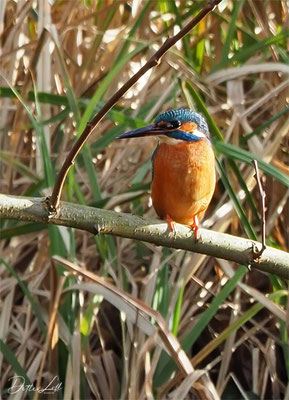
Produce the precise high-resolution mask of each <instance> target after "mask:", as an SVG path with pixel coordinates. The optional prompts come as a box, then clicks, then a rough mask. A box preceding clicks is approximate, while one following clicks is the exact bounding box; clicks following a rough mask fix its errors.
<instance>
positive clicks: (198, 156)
mask: <svg viewBox="0 0 289 400" xmlns="http://www.w3.org/2000/svg"><path fill="white" fill-rule="evenodd" d="M153 168H154V177H153V183H152V201H153V205H154V208H155V210H156V212H157V214H158V215H159V216H160V217H161V218H165V217H166V216H167V215H169V216H170V217H171V218H172V219H173V220H174V221H176V222H180V223H183V224H190V223H191V221H193V218H194V216H198V217H199V218H200V217H202V215H203V214H204V212H205V211H206V209H207V207H208V204H209V203H210V201H211V198H212V195H213V193H214V189H215V157H214V153H213V150H212V148H211V145H210V143H209V142H208V141H207V140H205V139H202V140H199V141H196V142H180V143H177V144H168V143H161V144H160V145H159V146H158V149H157V152H156V155H155V158H154V162H153Z"/></svg>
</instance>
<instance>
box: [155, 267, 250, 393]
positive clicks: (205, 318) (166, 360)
mask: <svg viewBox="0 0 289 400" xmlns="http://www.w3.org/2000/svg"><path fill="white" fill-rule="evenodd" d="M247 271H248V269H247V268H246V267H244V266H242V267H239V268H238V270H237V271H236V272H235V275H234V276H233V277H232V278H230V279H229V280H228V282H227V283H226V285H225V286H224V287H223V288H222V290H221V291H220V292H219V293H218V294H217V296H216V297H215V298H214V299H213V301H212V303H211V305H210V307H209V308H208V309H207V310H206V311H204V313H203V314H202V316H201V317H200V319H199V321H198V322H197V323H196V325H195V326H194V328H193V329H192V330H191V332H190V333H189V334H188V335H187V336H186V338H185V339H184V340H183V341H182V349H183V350H184V351H186V352H188V351H189V349H190V348H191V347H192V346H193V344H194V343H195V342H196V340H197V339H198V338H199V337H200V335H201V334H202V332H203V331H204V329H205V328H206V327H207V326H208V324H209V323H210V321H211V320H212V318H213V317H214V316H215V314H216V313H217V311H218V310H219V308H220V306H221V304H223V303H224V301H225V300H226V298H227V297H228V296H229V294H230V293H231V292H232V291H233V290H234V289H235V287H236V286H237V284H238V282H240V280H241V279H242V278H243V277H244V275H245V274H246V272H247ZM175 369H176V365H175V363H174V361H173V359H172V358H171V357H170V356H169V355H168V354H167V353H165V352H163V353H162V355H161V357H160V360H159V364H158V366H157V369H156V373H155V377H154V380H155V385H156V386H157V387H158V386H161V385H162V384H164V383H165V382H166V381H167V380H168V379H169V377H170V375H171V374H172V373H173V371H174V370H175Z"/></svg>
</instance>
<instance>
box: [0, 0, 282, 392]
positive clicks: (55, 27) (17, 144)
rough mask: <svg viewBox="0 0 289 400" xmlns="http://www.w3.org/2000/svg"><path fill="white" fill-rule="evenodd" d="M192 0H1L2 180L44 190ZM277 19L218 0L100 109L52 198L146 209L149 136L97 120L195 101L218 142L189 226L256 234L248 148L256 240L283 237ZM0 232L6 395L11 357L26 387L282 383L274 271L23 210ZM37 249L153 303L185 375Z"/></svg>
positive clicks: (128, 118) (32, 192)
mask: <svg viewBox="0 0 289 400" xmlns="http://www.w3.org/2000/svg"><path fill="white" fill-rule="evenodd" d="M204 4H205V2H204V1H192V0H178V1H171V0H152V1H150V0H131V1H122V0H118V1H115V0H75V1H73V0H70V1H67V0H54V1H53V0H51V1H49V0H38V1H36V0H18V1H14V0H1V2H0V32H1V58H0V65H1V78H0V80H1V81H0V101H1V108H0V121H1V122H0V123H1V126H0V129H1V151H0V162H1V164H0V173H1V192H3V193H9V194H12V195H21V196H46V195H49V194H51V189H52V187H53V184H54V181H55V177H56V174H57V171H58V170H59V168H60V167H61V165H62V164H63V162H64V160H65V157H66V156H67V154H68V152H69V150H70V149H71V146H72V144H73V143H74V142H75V140H76V138H77V136H79V135H80V134H81V132H82V131H83V129H84V127H85V125H86V123H87V122H88V121H89V120H90V119H91V117H92V116H93V115H94V114H95V113H96V112H97V111H98V110H99V109H100V107H101V106H102V105H103V104H104V103H105V101H106V100H107V99H108V98H109V97H110V96H111V95H112V94H113V93H114V92H115V91H116V89H118V88H119V87H120V86H121V85H122V84H123V83H124V82H126V80H127V79H128V78H129V77H131V76H132V75H133V74H134V73H135V72H136V71H137V70H138V69H139V67H140V66H141V65H143V64H144V63H145V62H146V60H147V59H148V58H149V57H150V56H151V55H152V54H153V52H154V51H155V50H157V49H158V48H159V46H160V44H161V43H163V41H164V40H165V39H166V38H167V37H168V36H169V35H173V34H174V33H176V32H178V31H179V29H180V28H181V27H183V26H184V25H185V24H186V23H187V22H188V21H189V20H190V19H191V18H192V17H193V16H194V15H196V14H197V13H198V11H199V10H200V9H201V8H202V7H203V6H204ZM288 33H289V28H288V2H286V1H285V0H284V1H281V0H280V1H278V0H264V1H254V0H247V1H245V0H238V1H233V0H223V1H222V2H221V4H220V5H219V7H218V8H216V9H215V10H214V11H213V12H212V13H211V14H210V15H209V16H208V17H207V18H206V19H205V20H203V21H201V22H200V23H199V25H198V26H197V27H196V28H195V29H194V30H193V31H192V32H191V33H190V34H188V35H187V36H186V37H185V38H183V39H182V40H181V41H180V42H179V43H177V45H176V46H174V47H173V48H172V49H171V50H170V51H169V52H168V53H167V54H166V55H165V56H164V57H163V59H162V62H161V64H160V65H159V66H158V67H156V68H154V69H153V70H150V71H149V72H148V73H146V74H145V76H143V77H142V78H141V79H140V80H139V81H138V82H137V84H136V85H135V86H134V87H133V88H132V89H131V90H130V91H129V92H128V93H127V94H126V95H125V96H124V98H123V99H122V100H121V101H120V102H119V103H118V104H117V105H116V106H115V107H114V108H113V110H111V111H110V112H109V113H108V114H107V116H106V117H105V118H104V119H103V121H102V122H101V123H100V124H99V126H98V127H97V129H96V130H95V132H94V134H93V137H92V138H91V139H90V140H89V144H88V145H87V146H86V147H85V148H84V149H83V151H82V152H81V154H80V155H79V157H78V158H77V162H76V164H75V166H74V167H73V169H71V171H70V172H69V176H68V179H67V181H66V185H65V189H64V193H63V200H67V201H70V202H77V203H80V204H83V205H90V206H93V207H101V208H106V209H114V210H116V211H123V212H129V213H133V214H138V215H143V216H145V217H148V218H155V212H154V210H153V209H152V206H151V202H150V182H151V162H150V157H151V154H152V152H153V149H154V146H155V143H154V140H153V139H151V138H146V139H143V140H139V141H134V140H132V141H129V142H123V141H122V142H117V141H114V138H115V137H116V136H117V135H119V134H121V133H123V132H124V131H126V130H130V129H133V128H136V127H141V126H143V125H144V124H146V123H150V122H151V121H152V120H153V119H154V117H155V116H156V115H157V114H159V113H160V112H162V111H164V110H167V109H169V108H178V107H190V108H192V109H195V110H196V111H198V112H201V113H203V115H205V116H206V118H207V120H208V123H209V126H210V130H211V135H212V139H213V145H214V148H215V151H216V155H217V169H218V185H217V188H216V191H215V194H214V198H213V201H212V203H211V206H210V208H209V210H208V212H207V214H206V217H205V218H204V220H203V226H204V227H208V228H211V229H214V230H217V231H220V232H228V233H230V234H233V235H238V236H244V237H250V238H252V239H260V229H261V223H260V204H261V203H260V202H261V198H260V194H259V191H258V188H257V187H256V181H255V179H254V177H253V175H254V170H253V167H252V163H251V161H252V159H257V160H258V161H259V168H260V172H261V174H262V176H263V183H264V188H265V191H266V194H267V199H266V206H267V209H266V228H267V244H268V245H271V246H275V247H277V248H280V249H283V250H288V244H289V239H288V238H289V235H288V233H289V231H288V230H289V228H288V226H289V224H288V217H289V215H288V214H289V209H288V194H289V177H288V175H289V162H288V131H289V118H288V115H289V113H288V111H289V107H288V99H289V93H288V85H289V78H288V75H289V67H288V65H289V62H288V61H289V56H288ZM0 246H1V257H2V258H1V265H0V272H1V284H0V285H1V316H0V327H1V328H0V343H1V354H0V366H1V391H2V397H3V398H14V397H15V396H12V395H11V394H9V387H11V382H12V381H11V378H12V377H13V376H14V375H21V376H24V377H25V382H26V383H28V382H34V383H35V382H36V380H37V379H38V382H40V383H41V386H42V387H43V386H45V384H47V382H50V381H51V380H52V379H53V377H55V376H59V381H60V382H61V383H62V386H61V390H60V391H58V392H57V394H55V395H54V396H58V398H63V399H70V398H74V399H80V398H81V399H92V398H106V399H110V398H131V399H136V398H138V399H144V398H153V397H155V398H166V397H167V396H169V395H170V396H172V397H174V398H178V399H181V398H202V399H204V398H216V393H218V394H219V396H220V397H221V398H222V399H229V398H230V399H231V398H235V399H237V398H238V399H239V398H240V399H243V398H244V399H252V398H254V399H256V398H260V399H268V398H270V399H280V398H283V397H284V396H286V395H287V396H289V386H288V376H289V352H288V333H287V328H288V326H286V321H287V324H288V309H287V305H288V285H287V283H286V282H284V281H282V280H281V279H279V278H278V277H276V276H267V275H264V274H261V273H260V272H258V271H252V272H247V270H246V269H245V268H244V267H242V266H239V265H234V264H233V263H229V262H227V261H224V260H219V259H218V260H217V259H214V258H212V257H206V256H204V255H199V254H192V253H188V252H184V251H175V250H169V249H166V248H159V247H155V246H153V245H151V244H147V243H146V244H145V243H141V242H136V241H132V240H128V239H119V238H114V237H111V236H99V237H93V236H92V235H91V234H88V233H86V232H81V231H75V230H74V229H67V228H65V227H57V226H49V227H47V226H46V225H44V224H39V223H20V222H17V221H5V220H2V221H1V241H0ZM52 255H60V256H62V257H64V258H66V259H68V260H70V261H72V262H75V263H77V264H79V265H81V266H82V268H84V269H87V270H89V271H93V272H95V273H96V274H97V275H100V276H103V277H105V278H106V279H107V280H108V281H110V282H111V283H113V284H114V285H115V286H116V287H118V288H119V289H122V290H123V291H124V292H128V293H131V294H132V295H133V296H135V297H137V298H139V299H141V300H142V301H144V302H145V303H146V304H147V305H148V306H151V307H152V308H153V309H155V310H158V311H159V312H160V314H161V315H162V316H163V317H164V318H165V320H166V321H167V325H168V327H169V329H170V330H171V331H172V332H173V334H174V335H175V336H176V337H177V338H178V339H179V340H180V342H181V343H182V346H183V348H184V349H185V350H186V352H187V354H188V356H189V357H190V358H192V362H193V365H194V367H195V368H196V370H197V371H199V372H200V376H202V378H200V377H199V378H194V379H193V380H191V381H188V379H183V377H182V376H181V375H180V374H178V373H177V374H176V371H177V367H176V365H175V363H174V362H173V360H172V359H171V358H170V357H169V356H168V355H167V353H166V352H165V351H161V350H160V347H159V346H158V345H157V343H156V341H155V338H153V337H147V336H146V335H145V334H144V333H142V331H141V330H139V329H138V327H137V325H138V323H137V321H136V324H135V325H132V324H131V323H129V322H128V321H126V319H125V316H124V315H123V314H121V313H119V311H118V310H117V309H116V308H115V307H113V306H112V305H111V304H110V302H109V301H107V300H103V299H102V297H101V296H99V295H98V294H97V290H95V293H89V292H88V291H86V290H83V289H81V287H80V285H81V281H82V278H81V277H80V276H72V275H68V274H67V273H64V269H63V268H62V267H60V266H59V265H55V264H53V263H52V261H51V256H52ZM63 276H65V279H64V278H63ZM72 285H73V290H72V289H70V287H72ZM78 285H79V289H78ZM55 304H56V305H59V309H58V313H57V316H56V320H55V322H54V316H55V313H53V306H54V305H55ZM49 330H51V332H52V335H51V336H49V335H48V333H47V332H49ZM190 388H191V392H190V393H189V389H190ZM9 396H10V397H9ZM46 396H47V397H49V398H51V394H50V395H44V394H42V395H39V397H40V398H46ZM28 397H31V398H32V397H33V393H32V392H30V391H26V392H22V393H21V394H20V393H18V397H17V398H19V399H20V398H28ZM55 398H56V397H55Z"/></svg>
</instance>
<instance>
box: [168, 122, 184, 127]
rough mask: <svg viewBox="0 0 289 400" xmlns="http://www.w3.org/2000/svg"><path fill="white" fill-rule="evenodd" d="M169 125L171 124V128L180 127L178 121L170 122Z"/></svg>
mask: <svg viewBox="0 0 289 400" xmlns="http://www.w3.org/2000/svg"><path fill="white" fill-rule="evenodd" d="M170 124H171V127H172V128H179V127H180V126H181V125H182V123H181V121H178V120H176V121H171V122H170Z"/></svg>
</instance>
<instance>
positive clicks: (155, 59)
mask: <svg viewBox="0 0 289 400" xmlns="http://www.w3.org/2000/svg"><path fill="white" fill-rule="evenodd" d="M221 1H222V0H210V1H209V2H208V3H207V4H206V5H205V6H204V8H203V9H202V10H201V11H200V12H199V14H198V15H197V16H196V17H195V18H193V19H192V20H191V21H190V22H189V23H188V24H187V25H186V26H185V27H184V28H183V29H181V30H180V31H179V33H177V34H176V35H175V36H173V37H171V38H168V39H167V40H166V41H165V42H164V44H163V45H162V46H161V47H160V48H159V50H157V52H156V53H155V54H154V55H153V56H152V57H151V58H150V59H149V60H148V61H147V63H146V64H145V65H144V66H143V67H141V68H140V69H139V71H138V72H137V73H136V74H135V75H133V76H132V77H131V78H130V79H129V80H128V81H127V82H126V83H125V84H124V85H123V86H122V87H121V88H120V89H119V90H118V91H117V92H116V93H115V94H114V95H113V96H112V97H111V98H110V99H109V100H108V102H107V103H106V104H105V105H104V106H103V108H102V109H101V110H100V111H99V112H98V113H97V114H96V115H95V116H94V118H93V119H92V120H91V121H89V122H88V123H87V125H86V127H85V129H84V131H83V133H82V135H81V136H80V137H79V139H78V140H77V142H76V143H75V144H74V145H73V147H72V149H71V151H70V153H69V154H68V156H67V158H66V160H65V161H64V164H63V166H62V168H61V169H60V171H59V174H58V176H57V179H56V182H55V185H54V188H53V192H52V195H51V197H50V198H48V199H47V205H48V209H49V211H50V212H55V211H56V210H57V209H58V207H59V202H60V198H61V193H62V189H63V185H64V182H65V179H66V176H67V174H68V171H69V169H70V168H71V167H72V165H73V164H74V161H75V159H76V157H77V155H78V154H79V152H80V151H81V149H82V147H83V146H84V144H85V143H86V141H87V139H88V138H89V136H90V135H91V133H92V131H93V130H94V129H95V128H96V126H97V125H98V124H99V122H100V121H101V120H102V119H103V117H104V116H105V115H106V113H107V112H108V111H109V110H110V109H111V108H112V107H113V106H114V105H115V104H116V103H117V102H118V101H119V100H120V98H121V97H122V96H123V95H124V94H125V93H126V92H127V91H128V90H129V89H130V88H131V87H132V86H133V85H134V84H135V83H136V82H137V81H138V80H139V79H140V78H141V77H142V76H143V75H144V74H145V73H146V72H147V71H148V70H149V69H151V68H153V67H155V66H156V65H158V64H159V63H160V60H161V58H162V57H163V55H164V54H165V53H166V52H167V51H168V50H169V49H170V48H171V47H172V46H173V45H174V44H176V43H177V42H178V41H179V40H180V39H182V38H183V37H184V36H185V35H186V34H187V33H189V32H190V31H191V30H192V29H193V28H194V27H195V26H196V25H197V24H198V23H199V22H200V21H201V20H202V19H203V18H204V17H205V16H206V15H207V14H208V13H209V12H210V11H212V10H213V9H214V8H215V6H216V5H217V4H219V3H220V2H221Z"/></svg>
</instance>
